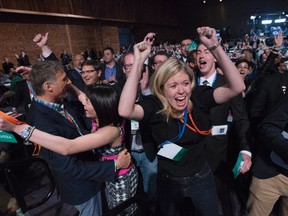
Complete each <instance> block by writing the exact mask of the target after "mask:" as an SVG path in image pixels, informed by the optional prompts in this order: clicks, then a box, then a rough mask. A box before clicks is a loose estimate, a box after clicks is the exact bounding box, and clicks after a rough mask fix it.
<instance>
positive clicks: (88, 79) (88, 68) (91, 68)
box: [80, 60, 102, 86]
mask: <svg viewBox="0 0 288 216" xmlns="http://www.w3.org/2000/svg"><path fill="white" fill-rule="evenodd" d="M80 74H81V76H82V78H83V81H84V83H85V84H86V85H87V86H91V85H93V84H101V83H102V81H101V79H100V76H101V68H100V64H98V63H97V62H96V61H93V60H87V61H85V62H83V64H82V71H81V72H80Z"/></svg>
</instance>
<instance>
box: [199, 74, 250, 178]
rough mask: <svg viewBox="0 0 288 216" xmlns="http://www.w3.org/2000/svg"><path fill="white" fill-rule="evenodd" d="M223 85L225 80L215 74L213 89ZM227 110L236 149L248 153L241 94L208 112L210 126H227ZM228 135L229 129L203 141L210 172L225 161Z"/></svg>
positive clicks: (246, 117)
mask: <svg viewBox="0 0 288 216" xmlns="http://www.w3.org/2000/svg"><path fill="white" fill-rule="evenodd" d="M198 79H199V77H197V79H196V80H198ZM196 83H198V82H196ZM223 85H226V81H225V78H224V77H223V76H222V75H220V74H217V77H216V79H215V81H214V83H213V88H217V87H220V86H223ZM229 110H231V112H232V116H233V124H234V126H235V127H236V128H237V135H238V136H237V138H238V141H239V145H240V146H239V147H238V152H239V150H248V151H250V140H249V138H250V136H249V130H250V123H249V119H248V114H247V111H246V106H245V103H244V100H243V98H242V94H239V95H238V96H236V97H234V98H233V99H231V100H230V101H227V102H226V103H224V104H221V105H218V106H216V107H213V108H212V109H211V110H210V118H211V121H212V125H228V124H229V122H227V118H228V114H229ZM228 126H229V125H228ZM228 133H229V127H228V132H227V135H216V136H212V135H211V134H210V135H208V136H207V137H206V138H205V139H204V140H203V142H204V143H205V146H206V160H207V162H208V163H209V165H210V168H211V170H212V172H216V171H217V170H218V169H219V168H220V169H221V167H220V166H221V165H222V164H224V163H225V162H226V161H227V148H228ZM225 166H226V165H225Z"/></svg>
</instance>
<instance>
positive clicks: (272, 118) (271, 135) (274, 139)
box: [254, 95, 288, 179]
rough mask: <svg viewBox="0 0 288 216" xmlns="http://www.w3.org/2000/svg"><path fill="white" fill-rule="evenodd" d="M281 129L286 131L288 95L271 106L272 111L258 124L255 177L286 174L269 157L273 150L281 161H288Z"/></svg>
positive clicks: (286, 147) (286, 172)
mask: <svg viewBox="0 0 288 216" xmlns="http://www.w3.org/2000/svg"><path fill="white" fill-rule="evenodd" d="M283 131H285V132H288V95H286V96H285V97H284V98H282V99H281V100H280V101H279V102H278V103H277V104H276V105H275V106H274V107H273V111H272V112H271V113H270V114H269V115H268V116H267V117H266V118H265V119H264V120H263V121H262V123H261V124H260V125H259V130H258V133H259V137H260V140H261V144H262V145H261V151H260V152H259V154H258V155H257V156H258V157H257V158H256V159H257V161H256V162H257V163H256V167H255V168H256V169H254V171H255V172H254V175H255V176H256V177H258V178H261V179H266V178H270V177H273V176H276V175H278V174H279V173H282V174H284V175H286V176H288V171H287V170H283V169H281V167H279V166H277V165H275V164H274V163H273V162H272V160H271V159H270V154H271V151H274V152H275V153H276V154H277V155H278V156H280V157H281V159H282V160H283V161H285V162H286V163H287V162H288V139H286V138H284V136H283V135H282V132H283Z"/></svg>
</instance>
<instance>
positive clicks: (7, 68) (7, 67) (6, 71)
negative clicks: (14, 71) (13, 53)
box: [2, 58, 14, 75]
mask: <svg viewBox="0 0 288 216" xmlns="http://www.w3.org/2000/svg"><path fill="white" fill-rule="evenodd" d="M10 68H14V65H13V63H12V62H10V60H9V59H8V58H4V62H3V63H2V69H3V71H4V74H7V75H8V74H9V71H10Z"/></svg>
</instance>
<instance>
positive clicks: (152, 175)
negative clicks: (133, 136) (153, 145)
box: [131, 152, 158, 204]
mask: <svg viewBox="0 0 288 216" xmlns="http://www.w3.org/2000/svg"><path fill="white" fill-rule="evenodd" d="M131 155H132V157H133V158H134V160H135V165H136V166H137V167H139V168H140V171H141V174H142V177H143V189H144V191H145V192H146V193H147V195H148V198H149V201H151V202H152V203H153V204H155V203H156V199H157V196H156V194H157V169H158V168H157V166H158V158H157V156H156V157H155V159H154V161H152V162H150V161H149V160H148V158H147V156H146V154H145V153H144V152H143V153H137V152H131ZM152 203H151V204H152Z"/></svg>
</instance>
